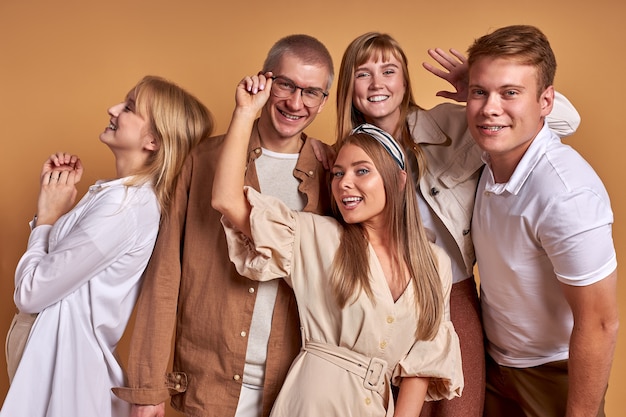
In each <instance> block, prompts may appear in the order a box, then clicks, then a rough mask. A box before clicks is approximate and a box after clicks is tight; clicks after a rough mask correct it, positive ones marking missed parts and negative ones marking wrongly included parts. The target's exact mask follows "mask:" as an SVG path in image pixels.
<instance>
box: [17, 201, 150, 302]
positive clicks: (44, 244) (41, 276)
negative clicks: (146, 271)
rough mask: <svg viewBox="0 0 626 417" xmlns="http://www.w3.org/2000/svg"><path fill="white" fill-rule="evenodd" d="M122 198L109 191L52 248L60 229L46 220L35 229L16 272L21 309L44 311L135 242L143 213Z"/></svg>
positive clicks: (90, 277) (125, 251)
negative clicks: (49, 224) (139, 217)
mask: <svg viewBox="0 0 626 417" xmlns="http://www.w3.org/2000/svg"><path fill="white" fill-rule="evenodd" d="M116 195H117V196H116ZM111 197H113V198H111ZM122 200H123V199H120V198H119V194H118V193H107V194H106V195H105V196H103V198H102V199H100V200H99V201H98V202H97V204H93V205H91V206H90V207H89V208H88V209H86V210H85V211H84V212H82V213H81V214H80V216H78V217H77V219H76V220H75V223H74V224H73V225H71V229H70V230H69V231H68V232H67V234H66V235H65V236H63V237H62V238H61V239H60V240H59V241H58V242H55V244H54V247H53V248H52V249H51V250H50V249H49V246H50V247H52V246H53V245H51V244H50V242H51V239H53V240H54V239H56V236H55V234H54V233H55V228H54V227H53V226H45V225H42V226H39V227H36V228H34V229H33V230H32V232H31V234H30V237H29V239H28V247H27V250H26V253H25V254H24V255H23V256H22V258H21V259H20V261H19V263H18V266H17V269H16V271H15V293H14V300H15V304H16V306H17V308H18V309H19V310H20V311H22V312H25V313H39V312H41V311H42V310H43V309H45V308H46V307H48V306H50V305H52V304H54V303H56V302H58V301H60V300H62V299H63V298H65V297H67V296H68V295H69V294H71V293H72V292H74V291H75V290H76V289H78V288H79V287H80V286H82V285H83V284H85V283H86V282H87V281H89V280H90V279H92V278H93V277H94V276H95V275H97V274H98V273H100V272H101V271H102V270H104V269H105V268H107V267H109V266H110V265H111V264H112V263H113V262H115V261H116V260H117V259H118V258H120V257H121V255H123V254H125V253H127V252H128V251H129V250H130V248H132V247H133V243H134V240H135V237H136V231H137V227H138V226H137V221H136V217H135V216H137V215H141V214H140V213H137V214H133V210H132V208H133V206H132V205H124V204H123V203H122ZM129 208H131V209H130V210H129ZM74 210H75V209H74ZM71 214H72V212H70V213H68V215H71ZM66 216H67V215H66ZM62 220H63V217H62V218H61V219H59V221H62ZM59 221H57V223H59Z"/></svg>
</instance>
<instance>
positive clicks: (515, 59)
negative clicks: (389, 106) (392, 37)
mask: <svg viewBox="0 0 626 417" xmlns="http://www.w3.org/2000/svg"><path fill="white" fill-rule="evenodd" d="M468 62H469V86H470V90H469V98H468V102H467V118H468V122H469V128H470V130H471V133H472V136H473V137H474V139H475V140H476V142H477V143H478V145H479V146H480V147H481V148H482V150H483V151H484V156H483V158H484V160H485V163H486V166H485V170H484V172H483V174H482V177H481V180H480V182H479V185H478V190H477V194H476V203H475V208H474V217H473V222H472V235H473V239H474V244H475V248H476V254H477V262H478V268H479V273H480V279H481V305H482V314H483V321H484V328H485V332H486V336H487V396H486V402H485V416H488V417H491V416H494V417H495V416H497V417H501V416H507V417H515V416H561V417H562V416H568V417H573V416H585V417H589V416H596V415H597V416H603V415H604V406H603V405H604V394H605V392H606V388H607V383H608V378H609V372H610V369H611V364H612V360H613V353H614V349H615V344H616V340H617V328H618V309H617V296H616V283H617V272H616V267H617V260H616V255H615V249H614V246H613V239H612V231H611V228H612V223H613V213H612V211H611V207H610V201H609V196H608V194H607V192H606V190H605V188H604V186H603V184H602V182H601V180H600V179H599V177H598V176H597V174H596V173H595V172H594V170H593V168H592V167H591V166H590V165H589V164H588V163H587V162H586V161H585V160H584V159H583V158H582V157H581V156H580V155H579V154H578V153H577V152H576V151H575V150H573V149H572V148H571V147H569V146H567V145H564V144H562V143H561V141H560V140H559V138H558V137H557V136H556V135H555V134H554V133H553V132H551V131H550V130H549V129H548V127H547V126H546V125H545V123H544V119H545V116H546V115H548V114H549V113H550V111H551V109H552V105H553V101H554V87H553V85H552V84H553V81H554V73H555V70H556V60H555V58H554V54H553V52H552V49H551V47H550V44H549V42H548V40H547V39H546V37H545V36H544V34H543V33H541V31H539V30H538V29H537V28H535V27H532V26H509V27H505V28H501V29H498V30H496V31H494V32H493V33H491V34H488V35H485V36H483V37H481V38H479V39H477V40H476V41H475V42H474V44H473V45H472V46H471V47H470V49H469V60H468Z"/></svg>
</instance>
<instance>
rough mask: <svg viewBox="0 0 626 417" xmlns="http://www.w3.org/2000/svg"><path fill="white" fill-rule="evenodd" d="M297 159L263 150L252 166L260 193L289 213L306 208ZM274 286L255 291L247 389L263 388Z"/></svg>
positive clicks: (263, 284)
mask: <svg viewBox="0 0 626 417" xmlns="http://www.w3.org/2000/svg"><path fill="white" fill-rule="evenodd" d="M299 156H300V154H298V153H294V154H285V153H278V152H273V151H270V150H268V149H265V148H263V151H262V154H261V156H259V157H258V158H257V159H256V160H255V161H254V163H255V165H256V171H257V177H258V179H259V186H260V188H261V193H263V194H266V195H271V196H273V197H276V198H278V199H280V200H281V201H282V202H284V203H285V204H286V205H287V206H288V207H289V208H290V209H292V210H298V211H301V210H303V209H304V206H305V205H306V197H305V196H304V195H303V194H302V193H300V192H299V191H298V186H299V185H300V181H299V180H298V179H297V178H296V177H294V176H293V170H294V169H295V167H296V163H297V162H298V157H299ZM278 283H279V281H278V280H272V281H267V282H260V283H259V286H258V289H257V295H256V301H255V303H254V310H253V313H252V322H251V324H250V331H249V332H248V347H247V350H246V364H245V365H244V370H243V383H244V384H245V385H246V386H248V387H250V388H254V387H256V388H260V387H262V386H263V380H264V378H265V362H266V360H267V343H268V341H269V337H270V331H271V329H272V314H273V312H274V304H275V302H276V293H277V291H278Z"/></svg>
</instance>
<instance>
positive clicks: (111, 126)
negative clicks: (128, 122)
mask: <svg viewBox="0 0 626 417" xmlns="http://www.w3.org/2000/svg"><path fill="white" fill-rule="evenodd" d="M107 127H108V128H109V129H111V130H117V126H115V125H114V124H113V122H109V126H107Z"/></svg>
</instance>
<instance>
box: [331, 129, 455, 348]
mask: <svg viewBox="0 0 626 417" xmlns="http://www.w3.org/2000/svg"><path fill="white" fill-rule="evenodd" d="M348 144H352V145H356V146H358V147H360V148H361V149H363V151H364V152H365V153H366V154H367V155H368V156H369V157H370V158H372V162H373V163H374V165H375V166H376V169H377V171H378V172H379V173H380V175H381V177H382V179H383V183H384V187H385V196H386V204H385V208H384V215H385V216H386V219H387V224H388V225H389V229H388V234H389V237H390V238H389V242H390V248H389V249H390V253H392V254H393V257H394V259H392V262H393V263H394V264H395V266H394V268H393V270H394V271H407V272H408V275H409V277H410V278H409V280H410V281H412V282H413V286H414V288H415V308H416V312H417V317H418V318H419V320H418V323H417V330H416V337H417V338H418V339H423V340H430V339H432V338H434V337H435V335H436V333H437V330H438V327H439V324H440V323H441V320H442V317H443V311H444V303H443V292H442V291H443V290H442V285H441V279H440V278H439V273H438V270H437V262H436V259H435V255H434V253H433V251H432V249H431V247H430V244H429V242H428V238H427V237H426V232H425V231H424V227H423V225H422V222H421V218H420V214H419V208H418V204H417V197H416V195H415V187H414V185H413V182H412V181H410V180H408V181H406V185H405V186H404V187H403V189H402V190H399V189H398V184H400V175H401V170H400V168H399V167H398V165H397V164H396V162H395V161H394V160H393V158H392V157H391V156H390V154H389V153H388V152H387V151H385V149H384V148H383V146H382V145H381V144H380V143H379V142H377V141H376V140H375V139H374V138H372V137H371V136H370V135H368V134H362V133H359V134H355V135H350V136H347V137H346V138H345V139H344V140H343V141H342V142H341V144H340V145H339V151H340V150H341V148H342V147H343V146H346V145H348ZM406 165H407V166H406V169H407V178H411V175H410V167H409V165H410V164H406ZM332 209H333V213H334V215H335V217H336V218H337V219H338V220H339V222H340V223H341V224H342V225H343V233H342V236H341V243H340V246H339V249H338V250H337V253H336V255H335V258H334V260H333V270H332V275H331V277H332V278H331V280H332V281H331V282H332V285H333V289H334V293H335V296H336V301H337V303H338V304H339V306H340V307H341V308H343V307H345V305H346V304H347V303H350V302H353V301H354V300H355V298H356V297H358V295H359V293H360V291H364V292H365V293H366V294H367V295H368V297H369V298H370V299H371V300H372V301H373V302H374V301H375V300H374V296H373V293H372V289H371V286H370V282H369V279H370V269H369V255H368V253H369V252H368V241H367V232H366V230H365V228H364V227H363V225H362V224H360V223H356V224H348V223H346V222H344V221H343V218H342V217H341V214H340V213H339V209H338V207H337V202H336V201H335V200H334V199H333V201H332Z"/></svg>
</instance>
